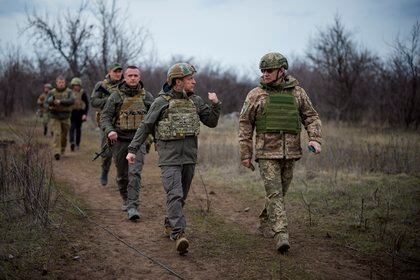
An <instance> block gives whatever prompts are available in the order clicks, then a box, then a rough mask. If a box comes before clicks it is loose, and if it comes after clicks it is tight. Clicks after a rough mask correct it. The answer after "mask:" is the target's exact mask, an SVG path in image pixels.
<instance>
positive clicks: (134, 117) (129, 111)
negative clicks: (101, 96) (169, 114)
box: [115, 90, 147, 131]
mask: <svg viewBox="0 0 420 280" xmlns="http://www.w3.org/2000/svg"><path fill="white" fill-rule="evenodd" d="M145 95H146V93H145V92H144V90H141V91H140V92H139V93H138V94H137V95H135V96H127V95H125V94H123V93H120V96H121V98H122V100H123V104H122V105H121V108H120V111H119V112H118V116H117V119H116V122H115V126H116V127H117V128H118V129H119V130H122V131H133V130H137V128H138V127H139V125H140V123H141V121H142V120H143V119H144V115H145V114H146V113H147V109H146V106H145V105H144V101H143V99H144V97H145Z"/></svg>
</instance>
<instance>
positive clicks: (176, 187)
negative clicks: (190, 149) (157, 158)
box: [161, 164, 195, 240]
mask: <svg viewBox="0 0 420 280" xmlns="http://www.w3.org/2000/svg"><path fill="white" fill-rule="evenodd" d="M161 170H162V172H161V174H162V183H163V188H164V189H165V192H166V218H165V226H166V227H170V228H172V233H171V239H172V240H175V239H176V237H177V236H178V234H180V233H183V232H184V231H185V228H186V227H187V222H186V219H185V216H184V213H183V208H184V204H185V200H186V199H187V196H188V192H189V190H190V186H191V182H192V179H193V177H194V171H195V164H184V165H167V166H165V165H164V166H161Z"/></svg>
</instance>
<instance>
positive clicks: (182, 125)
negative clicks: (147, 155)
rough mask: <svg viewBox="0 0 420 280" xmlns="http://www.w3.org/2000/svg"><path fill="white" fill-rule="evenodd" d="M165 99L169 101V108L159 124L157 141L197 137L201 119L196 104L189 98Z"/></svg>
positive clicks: (166, 97)
mask: <svg viewBox="0 0 420 280" xmlns="http://www.w3.org/2000/svg"><path fill="white" fill-rule="evenodd" d="M164 98H165V99H166V100H168V101H169V107H168V109H167V111H166V113H165V115H166V116H165V118H163V119H162V120H160V121H159V122H158V124H157V127H156V135H155V136H156V139H158V140H164V141H166V140H177V139H183V138H185V137H186V136H197V135H198V134H199V133H200V118H199V116H198V114H197V108H196V107H195V104H194V102H193V101H192V100H191V99H189V98H188V99H173V98H170V97H168V96H165V97H164Z"/></svg>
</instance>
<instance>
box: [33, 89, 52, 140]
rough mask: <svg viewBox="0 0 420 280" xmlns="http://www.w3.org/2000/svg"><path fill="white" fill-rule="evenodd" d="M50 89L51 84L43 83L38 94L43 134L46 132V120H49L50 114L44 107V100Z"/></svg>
mask: <svg viewBox="0 0 420 280" xmlns="http://www.w3.org/2000/svg"><path fill="white" fill-rule="evenodd" d="M51 89H52V86H51V84H44V90H43V92H42V93H41V94H40V95H39V96H38V100H37V103H38V106H39V109H38V112H39V116H40V117H41V118H42V126H43V127H44V136H46V135H47V133H48V122H49V121H50V114H49V112H48V111H47V110H46V109H45V107H44V102H45V100H46V98H47V95H48V92H49V91H50V90H51Z"/></svg>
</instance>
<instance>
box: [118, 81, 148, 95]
mask: <svg viewBox="0 0 420 280" xmlns="http://www.w3.org/2000/svg"><path fill="white" fill-rule="evenodd" d="M118 88H119V90H121V91H122V92H124V93H125V94H127V95H128V96H134V95H137V94H138V93H139V92H140V91H141V90H142V89H143V83H142V82H141V81H140V82H139V83H138V84H137V86H136V87H130V86H129V85H127V83H126V82H122V83H121V84H120V85H119V86H118Z"/></svg>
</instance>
